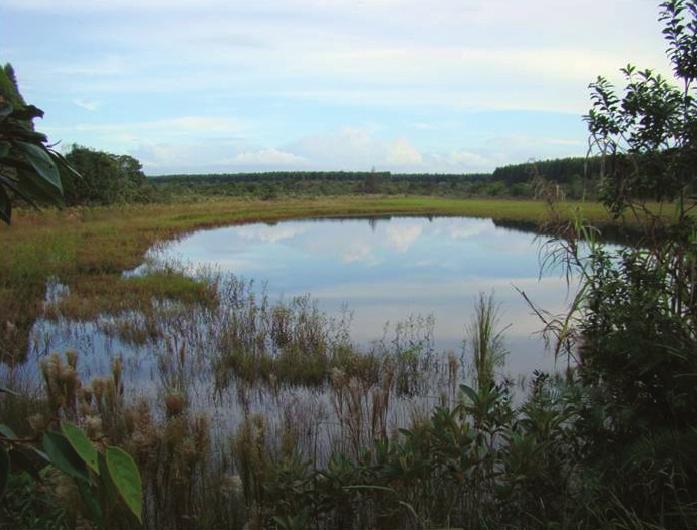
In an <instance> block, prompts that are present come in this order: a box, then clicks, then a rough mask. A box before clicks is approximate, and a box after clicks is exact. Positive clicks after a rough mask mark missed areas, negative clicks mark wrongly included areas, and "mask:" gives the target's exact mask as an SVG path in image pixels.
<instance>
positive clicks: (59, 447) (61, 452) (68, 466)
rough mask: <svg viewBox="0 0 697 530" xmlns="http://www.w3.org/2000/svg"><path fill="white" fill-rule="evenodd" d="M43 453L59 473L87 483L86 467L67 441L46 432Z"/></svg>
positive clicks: (88, 476)
mask: <svg viewBox="0 0 697 530" xmlns="http://www.w3.org/2000/svg"><path fill="white" fill-rule="evenodd" d="M43 447H44V452H45V453H46V455H47V456H48V459H49V461H50V462H51V464H53V465H54V466H55V467H56V468H58V469H59V470H60V471H62V472H63V473H65V474H66V475H69V476H71V477H73V478H76V479H78V480H84V481H89V479H90V475H89V472H88V471H87V466H86V465H85V462H83V460H82V458H80V455H78V454H77V453H76V452H75V449H73V446H72V445H70V442H69V441H68V439H67V438H66V437H65V436H63V435H62V434H60V433H57V432H53V431H47V432H45V433H44V437H43Z"/></svg>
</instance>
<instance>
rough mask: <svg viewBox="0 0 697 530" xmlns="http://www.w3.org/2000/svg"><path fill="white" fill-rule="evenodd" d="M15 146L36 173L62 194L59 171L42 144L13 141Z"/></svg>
mask: <svg viewBox="0 0 697 530" xmlns="http://www.w3.org/2000/svg"><path fill="white" fill-rule="evenodd" d="M15 146H16V147H17V149H18V150H19V151H21V152H22V154H23V155H24V158H25V159H26V160H27V162H29V163H30V164H31V166H32V167H33V168H34V170H35V171H36V173H37V174H39V175H40V176H41V178H42V179H43V180H44V181H45V182H46V183H47V184H49V185H51V186H53V187H54V188H55V189H56V191H57V192H58V193H59V194H61V195H62V194H63V184H62V182H61V177H60V172H59V171H58V167H57V166H56V164H55V163H54V162H53V160H52V159H51V156H50V155H49V154H48V153H47V152H46V150H45V149H44V148H43V146H39V145H36V144H30V143H28V142H15Z"/></svg>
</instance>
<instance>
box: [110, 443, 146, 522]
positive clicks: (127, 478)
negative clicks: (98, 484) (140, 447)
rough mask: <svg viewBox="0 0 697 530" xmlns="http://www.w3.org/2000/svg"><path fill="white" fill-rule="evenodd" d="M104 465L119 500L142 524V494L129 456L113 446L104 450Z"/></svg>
mask: <svg viewBox="0 0 697 530" xmlns="http://www.w3.org/2000/svg"><path fill="white" fill-rule="evenodd" d="M106 464H107V468H108V469H109V475H111V479H112V480H113V482H114V486H116V489H117V491H118V492H119V494H120V495H121V498H122V499H123V500H124V501H125V503H126V506H128V508H129V509H130V510H131V512H132V513H133V515H135V516H136V517H137V518H138V521H140V522H142V512H143V493H142V482H141V479H140V472H139V471H138V466H136V463H135V462H134V461H133V458H131V455H129V454H128V453H127V452H126V451H124V450H123V449H121V448H119V447H114V446H109V447H107V448H106Z"/></svg>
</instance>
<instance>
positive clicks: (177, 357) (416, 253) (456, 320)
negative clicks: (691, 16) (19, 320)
mask: <svg viewBox="0 0 697 530" xmlns="http://www.w3.org/2000/svg"><path fill="white" fill-rule="evenodd" d="M543 241H544V239H543V238H537V235H536V233H535V232H534V231H532V230H529V229H528V230H526V229H524V227H515V226H501V225H500V224H497V223H495V222H494V221H492V220H491V219H476V218H463V217H407V216H403V217H385V218H369V219H368V218H352V219H308V220H294V221H284V222H279V223H276V224H268V223H253V224H245V225H236V226H229V227H225V228H217V229H208V230H201V231H197V232H194V233H191V234H189V235H187V236H185V237H183V238H181V239H180V240H177V241H174V242H170V243H168V244H166V245H164V246H160V247H159V248H153V249H152V250H151V251H150V252H149V253H148V255H147V258H146V262H145V263H144V264H143V265H142V266H141V267H139V268H138V269H136V270H134V271H130V272H128V273H127V274H132V275H139V274H146V273H148V272H149V271H150V272H151V271H153V270H158V269H161V268H167V267H170V268H171V267H172V266H173V267H174V269H175V270H181V269H183V270H184V272H185V273H187V274H190V275H192V276H197V277H204V278H208V279H209V280H210V281H214V282H215V285H216V286H217V289H218V291H217V292H218V293H219V295H218V298H219V300H218V303H217V305H216V306H215V307H213V308H211V307H208V306H202V307H198V306H195V307H194V308H192V307H189V306H182V305H179V304H177V303H174V302H171V301H170V302H168V301H161V302H155V301H153V310H152V311H151V312H148V313H138V312H135V311H130V312H125V313H122V314H117V315H102V316H101V317H100V318H98V319H97V320H95V321H92V322H75V321H71V320H70V319H68V318H65V317H63V316H60V315H59V316H58V317H56V316H55V315H54V316H53V317H51V318H42V319H39V320H38V321H37V322H36V323H35V324H34V327H33V330H32V334H31V346H30V351H29V359H30V362H28V363H26V365H25V366H24V367H23V368H22V369H23V370H24V373H18V374H17V373H13V374H12V377H13V378H14V380H18V378H19V379H21V378H22V377H25V378H26V386H27V387H28V386H29V385H30V384H34V385H36V384H37V383H39V382H40V381H41V375H40V372H39V370H38V366H40V364H41V362H42V360H43V359H45V358H46V356H47V355H49V354H51V353H53V352H58V353H61V354H62V353H64V352H67V351H70V350H72V351H75V352H76V353H77V359H78V362H77V371H78V373H79V376H80V378H81V380H82V382H83V386H85V387H86V386H87V385H89V384H90V381H92V382H93V383H92V386H94V378H95V377H99V378H101V382H100V383H99V384H100V385H102V386H104V384H105V383H104V381H108V380H109V379H110V378H111V377H112V369H113V366H114V362H117V363H118V364H119V374H120V375H119V381H120V383H119V384H121V385H123V389H121V390H120V391H117V392H115V395H118V396H119V397H118V399H119V400H123V401H124V405H120V406H126V405H128V404H129V403H130V404H135V403H145V404H146V406H147V407H148V408H149V409H150V410H151V411H152V413H153V415H154V416H157V417H160V418H162V417H163V415H164V414H165V412H166V410H167V405H166V404H167V403H168V399H167V398H168V396H172V395H178V396H183V397H184V400H185V402H186V404H187V405H186V406H187V410H189V411H190V412H191V413H193V414H203V415H205V416H206V417H207V418H210V419H212V420H213V421H212V422H211V428H212V431H213V432H212V433H211V435H212V439H214V440H217V442H216V443H220V444H223V445H224V443H226V442H225V440H229V439H230V433H232V432H235V430H236V429H238V428H239V425H240V422H241V421H244V420H245V419H246V418H250V417H254V416H255V415H261V416H263V418H264V421H265V422H266V424H267V425H268V428H269V429H270V432H271V433H272V436H271V437H270V438H269V439H270V440H280V439H281V438H282V435H281V434H279V433H282V432H284V429H288V428H289V427H288V426H289V425H292V426H293V429H296V430H297V431H298V432H302V433H304V434H303V435H302V437H301V438H302V439H300V440H299V442H298V447H299V450H301V451H302V452H303V453H304V454H306V455H308V456H310V455H311V457H312V458H313V460H314V461H318V459H319V461H321V460H322V459H323V458H327V457H328V455H329V454H330V453H331V451H332V450H333V449H336V448H337V447H350V444H351V443H352V442H351V441H350V440H349V438H347V433H348V432H353V433H354V434H355V435H356V436H359V437H364V438H365V439H372V437H374V436H375V435H376V433H375V429H376V428H377V427H376V426H378V427H379V429H380V431H381V432H387V431H388V430H389V429H396V428H400V427H404V426H406V425H409V424H410V422H412V421H413V420H414V419H415V418H419V417H423V416H424V415H427V414H428V413H429V411H430V410H432V408H433V406H434V405H435V404H438V403H449V404H452V403H455V402H456V401H457V400H458V399H459V385H460V384H461V383H463V382H469V381H470V375H468V364H469V362H468V360H469V356H468V355H469V353H468V351H467V349H466V348H465V347H464V340H465V337H466V325H467V323H468V322H470V321H471V319H472V316H473V313H474V311H473V309H474V304H475V300H476V299H477V297H478V296H479V294H480V293H485V294H487V295H488V294H489V293H493V296H494V299H495V302H496V303H497V304H498V307H499V316H500V318H499V329H501V330H505V332H504V338H505V340H504V345H505V347H506V349H507V350H508V352H509V354H508V356H507V358H506V363H505V366H503V367H502V368H501V369H500V370H499V372H498V376H499V377H500V378H502V377H506V378H507V379H508V380H509V381H511V382H512V383H513V384H512V385H511V386H510V388H511V390H512V392H513V394H514V399H515V400H520V399H521V398H522V396H524V394H525V390H524V389H525V388H527V386H526V381H525V380H526V378H527V381H528V382H529V381H530V376H531V375H532V372H533V370H535V369H541V370H544V371H548V372H552V371H554V370H556V369H562V368H563V367H564V366H565V361H564V360H560V361H559V365H557V363H556V362H555V360H554V358H553V356H552V354H551V353H549V352H547V351H545V347H544V343H543V340H542V337H541V336H540V335H539V333H538V332H539V330H540V329H541V327H542V323H541V322H540V321H539V319H538V318H537V317H536V316H535V315H534V314H533V311H532V310H531V308H530V307H529V306H528V304H527V303H526V301H525V300H524V299H523V297H522V295H521V294H520V292H519V291H518V289H520V290H522V291H524V292H525V293H526V294H527V296H528V297H529V298H530V299H531V300H532V301H533V302H534V303H535V304H536V306H538V307H541V308H543V309H545V310H547V311H550V312H552V313H559V312H563V311H564V309H565V308H566V306H567V305H568V303H569V301H570V300H569V299H570V297H571V294H572V293H570V292H569V289H568V286H567V284H566V280H565V278H564V277H562V275H561V274H560V273H559V272H560V271H547V272H545V273H543V274H541V273H540V271H541V263H540V259H541V257H540V251H541V245H542V242H543ZM66 292H67V291H66V288H65V287H62V286H61V285H59V284H58V285H54V286H53V287H52V288H50V289H49V292H48V293H47V304H50V303H51V302H55V301H56V300H60V298H61V297H62V296H64V295H65V294H66ZM52 359H53V360H52V361H51V362H53V363H54V364H55V363H56V362H57V360H56V358H55V357H54V358H52ZM44 366H45V364H44ZM20 371H21V370H20ZM6 378H7V377H6ZM104 378H106V379H104ZM170 402H171V400H170ZM346 411H351V414H353V416H351V417H348V416H347V415H346V414H347V412H346ZM356 411H358V416H356V413H357V412H356ZM356 418H357V419H356ZM356 421H357V422H358V423H357V424H353V423H351V422H356ZM273 433H275V434H278V436H277V437H274V436H275V434H273ZM354 442H355V440H354ZM347 444H348V445H347ZM221 447H222V446H221Z"/></svg>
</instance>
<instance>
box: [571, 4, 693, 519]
mask: <svg viewBox="0 0 697 530" xmlns="http://www.w3.org/2000/svg"><path fill="white" fill-rule="evenodd" d="M660 7H661V14H660V20H661V21H662V22H663V23H664V30H663V34H664V35H665V37H666V40H667V42H668V57H669V58H670V61H671V63H672V66H673V70H674V73H675V77H676V78H677V79H678V80H679V81H680V83H681V84H682V86H681V87H676V86H673V85H672V84H671V83H670V82H669V81H668V80H667V79H665V78H663V77H662V76H660V75H658V74H656V73H655V72H653V71H652V70H639V69H637V68H636V67H634V66H632V65H628V66H626V67H625V68H623V69H622V70H621V71H622V72H623V74H624V76H625V78H626V82H627V83H626V86H625V88H624V90H623V93H621V94H617V92H616V89H615V87H613V86H612V85H611V84H610V83H609V82H608V81H607V80H606V79H605V78H603V77H599V78H598V79H597V80H596V82H594V83H592V84H591V85H590V88H591V100H592V109H591V110H590V112H589V113H588V115H587V116H586V118H585V119H586V121H587V123H588V127H589V133H590V144H591V148H592V150H591V154H594V153H597V154H598V155H599V156H600V157H601V175H600V178H601V186H602V199H603V201H604V203H605V204H606V206H607V207H608V208H609V209H610V211H611V212H613V213H614V214H615V216H616V217H618V218H619V217H622V216H624V215H625V214H626V213H631V214H632V215H633V223H634V224H633V226H634V228H636V227H640V230H641V241H640V243H639V245H638V246H636V247H628V248H625V249H623V250H620V251H613V250H612V249H607V248H603V247H602V246H601V245H599V244H596V243H593V241H592V239H593V238H592V237H591V243H590V250H582V249H583V245H580V244H579V239H580V238H581V237H582V236H588V235H589V234H592V232H589V231H588V230H585V229H581V230H578V231H574V230H570V228H573V227H569V226H568V225H567V226H566V227H564V232H563V233H565V234H566V235H567V239H566V241H565V243H563V244H564V245H565V248H564V250H565V251H566V252H565V253H560V254H557V256H563V259H564V260H565V261H566V263H571V264H572V266H574V267H575V268H576V269H577V272H578V274H579V275H580V277H581V287H580V290H579V295H578V297H577V299H576V301H575V303H574V306H575V307H577V308H579V312H578V313H577V314H576V318H577V321H576V322H577V324H578V325H577V331H578V333H577V334H574V333H570V331H569V330H570V328H569V327H568V326H567V325H566V323H564V325H563V326H561V327H560V328H558V337H559V339H560V341H561V340H564V341H568V340H569V339H570V338H573V337H574V336H576V337H578V338H579V339H580V340H579V342H577V343H576V348H575V350H573V349H569V350H568V351H569V352H572V353H574V354H575V355H577V357H576V358H577V360H578V370H577V373H578V375H579V377H580V383H581V384H582V386H583V387H584V388H585V392H586V393H587V400H586V401H585V403H584V404H583V405H582V407H581V409H580V411H579V415H580V417H581V418H582V421H581V422H580V424H579V425H580V427H579V429H580V434H581V435H582V436H583V438H584V439H585V440H586V443H585V444H584V447H583V454H584V455H585V458H586V459H587V461H586V464H588V465H589V466H590V467H591V468H595V469H596V470H597V473H598V476H600V477H601V480H603V481H605V482H606V483H607V484H608V485H611V486H610V487H611V490H612V493H613V496H614V500H613V502H615V509H618V510H619V511H623V512H624V513H631V514H633V516H635V517H636V518H637V520H640V521H642V522H646V524H647V526H652V527H653V526H654V525H655V526H660V527H662V528H693V527H694V521H695V518H696V517H697V513H696V512H695V509H694V506H695V505H696V503H697V496H696V495H697V493H696V492H697V467H696V466H695V464H694V463H695V461H696V459H697V450H696V448H697V425H696V421H695V418H697V224H696V223H695V219H694V217H693V216H692V215H690V212H691V210H692V209H693V208H694V206H695V200H694V197H693V196H692V193H693V192H694V190H695V178H696V175H697V145H696V141H697V104H696V101H695V84H694V82H695V79H697V0H670V1H666V2H663V3H662V4H661V5H660ZM655 201H657V202H658V206H657V205H656V204H655ZM670 208H673V209H674V212H675V213H674V215H672V216H667V215H665V211H666V209H670ZM568 234H571V237H568ZM566 322H569V320H567V321H566ZM619 469H621V470H622V473H621V480H616V474H617V470H619ZM642 527H643V526H642Z"/></svg>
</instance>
